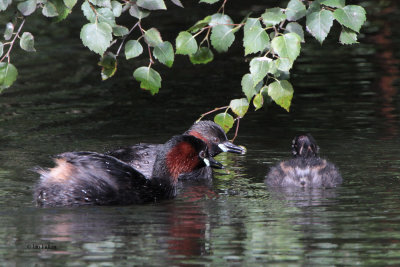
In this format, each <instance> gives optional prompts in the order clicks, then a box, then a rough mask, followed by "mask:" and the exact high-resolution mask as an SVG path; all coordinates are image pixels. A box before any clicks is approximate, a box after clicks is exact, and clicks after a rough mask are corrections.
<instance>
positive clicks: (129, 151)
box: [106, 121, 245, 180]
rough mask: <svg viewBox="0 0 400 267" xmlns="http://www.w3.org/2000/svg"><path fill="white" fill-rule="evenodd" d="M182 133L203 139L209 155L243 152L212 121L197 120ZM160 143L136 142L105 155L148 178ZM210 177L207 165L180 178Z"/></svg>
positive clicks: (210, 172)
mask: <svg viewBox="0 0 400 267" xmlns="http://www.w3.org/2000/svg"><path fill="white" fill-rule="evenodd" d="M184 134H188V135H192V136H195V137H197V138H199V139H201V140H203V141H204V142H205V143H206V144H207V146H208V151H209V153H210V156H211V157H215V156H216V155H218V154H220V153H222V152H230V153H238V154H244V153H245V149H244V148H242V147H239V146H236V145H234V144H232V143H231V142H229V141H228V138H227V137H226V134H225V132H224V130H223V129H222V128H221V127H220V126H219V125H218V124H216V123H214V122H212V121H199V122H197V123H195V124H193V125H192V126H191V127H190V128H189V130H187V131H186V132H185V133H184ZM160 146H161V144H146V143H143V144H136V145H133V146H130V147H126V148H121V149H118V150H114V151H110V152H108V153H106V154H107V155H110V156H113V157H115V158H118V159H120V160H121V161H124V162H126V163H127V164H129V165H130V166H132V167H133V168H135V169H136V170H138V171H140V172H141V173H142V174H144V175H145V176H146V178H148V179H150V178H151V177H152V171H153V165H154V162H155V158H156V152H157V149H158V148H159V147H160ZM204 178H205V179H211V178H212V170H211V168H209V167H204V168H202V169H199V170H196V171H194V172H192V173H188V174H186V175H182V176H181V177H180V179H182V180H197V179H204Z"/></svg>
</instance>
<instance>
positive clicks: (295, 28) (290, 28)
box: [284, 22, 304, 43]
mask: <svg viewBox="0 0 400 267" xmlns="http://www.w3.org/2000/svg"><path fill="white" fill-rule="evenodd" d="M289 32H294V33H297V35H298V36H300V38H301V42H302V43H304V31H303V27H301V25H300V24H298V23H297V22H290V23H288V24H287V25H286V29H285V32H284V33H289Z"/></svg>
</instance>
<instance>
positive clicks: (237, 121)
mask: <svg viewBox="0 0 400 267" xmlns="http://www.w3.org/2000/svg"><path fill="white" fill-rule="evenodd" d="M239 122H240V117H237V118H236V131H235V136H234V137H233V138H232V139H231V142H232V143H233V141H235V139H236V137H237V135H238V132H239Z"/></svg>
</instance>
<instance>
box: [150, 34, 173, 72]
mask: <svg viewBox="0 0 400 267" xmlns="http://www.w3.org/2000/svg"><path fill="white" fill-rule="evenodd" d="M153 54H154V57H155V58H156V59H158V61H160V62H161V63H163V64H164V65H166V66H167V67H169V68H171V67H172V64H173V63H174V48H173V47H172V44H171V43H170V42H168V41H165V42H162V43H161V44H158V45H157V46H156V47H154V50H153Z"/></svg>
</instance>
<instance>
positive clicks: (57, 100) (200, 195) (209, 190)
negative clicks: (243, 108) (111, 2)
mask: <svg viewBox="0 0 400 267" xmlns="http://www.w3.org/2000/svg"><path fill="white" fill-rule="evenodd" d="M362 3H363V5H365V6H366V7H367V8H368V11H369V12H368V14H369V16H370V17H369V20H370V21H369V24H368V26H367V27H365V28H363V32H364V37H363V38H362V39H361V40H360V44H359V45H357V46H345V47H341V46H338V45H337V43H336V41H327V42H326V43H324V45H323V46H322V47H321V46H320V45H319V44H318V43H316V42H313V41H311V40H310V41H307V42H308V46H307V47H306V46H304V50H303V51H302V55H301V58H299V62H298V63H296V65H295V70H294V71H293V75H292V77H291V81H292V83H293V84H294V87H295V95H294V98H293V104H292V107H291V112H290V113H286V112H285V111H283V110H282V109H281V108H278V107H277V106H276V105H271V106H269V107H268V108H266V109H262V110H260V111H257V112H250V113H249V114H246V117H245V118H243V119H242V120H241V128H240V131H239V137H238V139H237V140H236V142H237V143H238V144H242V145H245V146H246V147H247V149H248V153H247V154H246V155H231V154H230V155H227V154H222V155H220V156H218V158H217V160H218V161H221V162H222V163H223V164H224V165H225V166H227V168H226V169H224V170H218V171H217V172H216V174H215V179H214V180H213V182H212V183H192V184H187V183H186V184H184V185H182V186H181V188H180V193H179V195H178V197H177V198H176V199H174V200H171V201H166V202H162V203H158V204H149V205H135V206H116V207H80V208H57V209H52V208H50V209H39V208H36V207H34V203H33V201H32V195H31V192H32V188H33V186H34V184H35V182H36V181H37V179H38V177H37V175H36V174H34V173H33V172H31V171H30V169H32V168H33V167H34V166H38V165H40V166H51V164H52V162H51V159H50V156H51V155H54V154H57V153H61V152H64V151H77V150H92V151H98V152H104V151H108V150H110V149H112V148H117V147H119V146H126V145H130V144H135V143H139V142H158V143H160V142H165V141H166V140H168V139H169V137H170V136H172V135H174V134H177V133H182V132H184V131H185V130H186V129H187V128H188V126H190V125H191V124H192V123H193V121H195V120H196V119H197V117H198V114H201V113H204V112H205V111H207V110H211V109H213V108H214V107H217V106H221V105H225V104H226V103H225V101H226V99H227V96H232V92H237V95H234V96H233V97H239V93H240V88H239V87H238V84H240V80H241V77H242V76H243V74H244V73H246V72H248V62H242V56H241V55H242V54H241V53H242V48H241V44H238V45H237V46H236V47H233V52H232V53H231V54H228V58H229V60H227V58H226V57H225V56H226V55H224V56H221V57H220V56H217V55H216V58H215V60H214V62H213V63H212V65H207V66H203V65H200V66H195V67H194V68H193V67H192V66H191V65H190V63H188V62H187V60H186V59H185V58H183V57H182V58H181V57H179V58H177V59H176V61H177V63H176V66H174V68H173V70H166V69H162V70H161V69H160V71H162V72H163V87H162V88H161V90H160V93H159V94H158V95H157V96H155V97H152V96H149V95H148V94H147V93H146V92H143V91H142V90H140V89H139V88H137V87H138V84H137V83H136V82H134V81H133V79H132V77H131V74H132V70H131V69H130V68H133V67H132V66H127V69H124V67H122V66H121V67H120V69H119V70H118V72H117V77H116V79H113V80H111V81H109V82H105V83H102V82H101V81H100V79H99V74H98V69H96V67H95V66H94V65H93V62H96V60H97V59H96V57H94V58H93V55H92V54H91V53H88V52H87V51H86V50H84V49H82V47H81V46H80V43H79V40H78V39H76V36H78V35H79V27H78V26H77V25H75V23H77V22H75V20H70V21H69V22H68V23H70V25H69V26H70V27H71V28H70V29H68V30H65V31H60V30H58V31H56V29H58V27H61V26H54V29H53V28H52V30H51V31H48V32H47V33H46V34H50V35H51V34H55V35H57V36H66V37H67V38H68V41H67V42H68V44H70V45H69V46H68V47H69V50H68V51H64V50H61V49H64V48H61V47H60V45H59V44H55V43H54V36H43V37H42V38H37V39H35V42H36V43H37V45H38V47H37V48H40V49H38V51H43V52H38V53H35V54H28V55H27V54H23V56H22V54H19V53H17V54H16V65H18V67H19V70H20V73H19V80H18V81H17V83H16V86H14V87H13V88H10V89H7V90H6V91H5V92H4V93H3V94H2V95H1V97H0V109H1V112H0V143H1V149H0V162H1V164H0V196H1V197H0V207H1V209H0V215H1V216H0V239H1V240H3V242H2V243H1V246H0V259H1V262H2V263H3V264H4V265H6V266H7V265H9V266H16V265H17V266H19V265H21V266H30V265H31V266H34V265H35V264H38V266H41V265H43V266H44V265H46V264H47V265H54V264H55V265H60V266H63V265H71V266H86V265H88V266H90V265H91V266H107V265H110V266H111V265H118V266H121V265H122V266H123V265H128V266H131V265H139V266H149V265H158V266H226V265H228V266H265V265H273V266H275V265H277V266H279V265H282V266H287V265H294V266H299V265H300V266H310V265H311V266H313V265H315V266H320V265H362V266H365V265H373V266H375V265H385V266H386V265H393V266H397V265H399V264H400V246H399V244H400V186H399V180H400V156H399V148H400V133H399V116H400V109H399V103H400V97H399V90H398V79H399V70H398V65H399V60H400V59H399V53H398V48H399V40H400V38H399V33H400V32H399V27H397V25H398V22H399V17H400V16H399V10H398V4H397V2H396V1H362ZM232 5H235V7H236V5H239V2H238V3H236V2H235V3H232ZM251 9H252V10H258V11H260V10H262V8H261V6H260V5H258V4H257V5H252V7H251ZM187 10H189V9H187ZM237 10H240V8H238V9H237ZM188 12H189V11H188ZM202 12H203V11H202ZM204 12H205V11H204ZM260 12H261V11H260ZM159 16H160V17H159V18H160V19H163V18H164V17H163V16H164V15H163V14H161V13H160V15H159ZM77 19H79V18H77ZM168 19H169V20H171V22H170V23H172V24H173V23H175V22H174V21H173V20H174V19H173V18H168ZM36 23H38V24H36ZM179 23H183V22H182V21H179ZM188 26H190V25H188ZM30 27H36V28H42V27H43V25H42V24H40V23H39V22H35V23H33V24H31V25H30ZM52 27H53V26H52ZM172 35H173V34H172ZM58 38H59V37H58ZM56 40H58V39H56ZM62 47H64V46H62ZM60 51H63V53H60ZM67 52H68V53H67ZM236 52H237V53H238V54H236ZM17 59H18V60H17ZM232 62H234V64H233V63H232ZM142 63H143V62H140V61H139V62H137V64H138V65H141V64H142ZM143 64H144V63H143ZM146 64H147V63H146ZM49 66H51V68H49ZM128 67H129V68H128ZM33 68H34V70H35V71H32V69H33ZM160 68H161V67H160ZM118 75H119V76H118ZM234 88H236V89H234ZM233 94H235V93H233ZM300 132H311V133H312V135H313V136H314V137H315V138H316V140H317V142H318V144H319V146H320V147H321V156H322V157H324V158H327V159H328V160H329V161H331V162H333V163H334V164H335V165H336V166H337V167H338V168H339V169H340V172H341V174H342V176H343V179H344V183H343V184H342V185H341V186H339V187H337V188H334V189H327V190H323V189H285V188H284V189H276V188H275V189H272V188H268V187H267V186H266V185H265V184H264V177H265V175H266V174H267V172H268V169H269V167H271V166H273V165H275V164H276V163H277V162H278V161H281V160H284V159H287V158H288V157H290V142H291V140H292V138H293V136H294V135H296V134H298V133H300ZM45 246H48V248H44V247H45Z"/></svg>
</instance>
